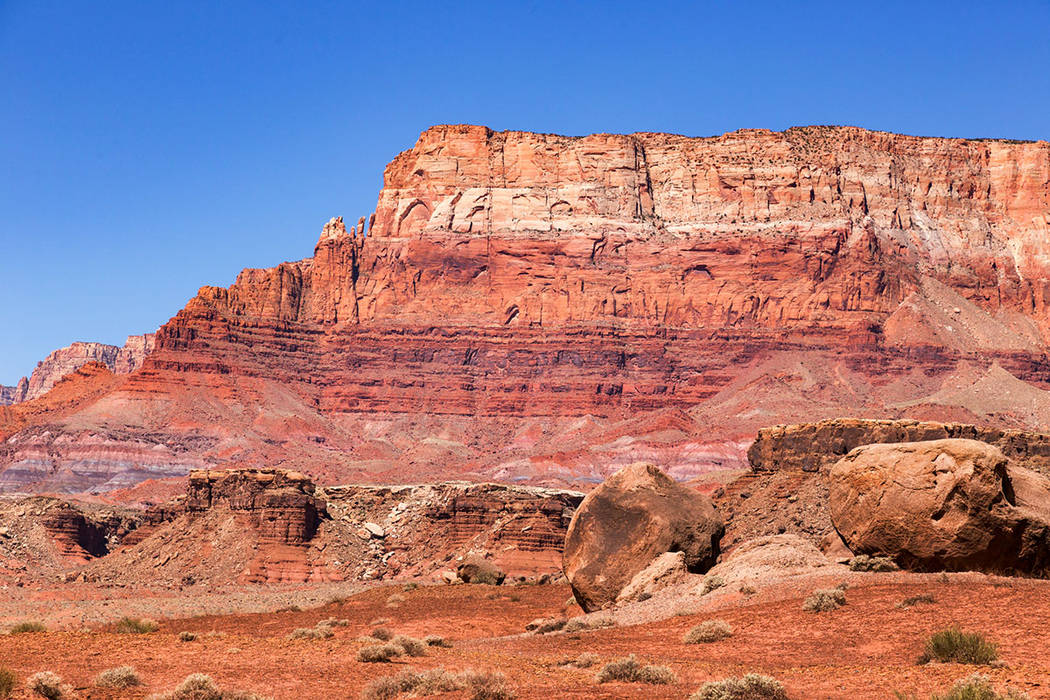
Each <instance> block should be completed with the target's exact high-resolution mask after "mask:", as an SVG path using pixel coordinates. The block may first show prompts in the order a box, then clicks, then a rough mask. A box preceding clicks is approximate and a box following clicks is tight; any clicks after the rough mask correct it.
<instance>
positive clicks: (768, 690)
mask: <svg viewBox="0 0 1050 700" xmlns="http://www.w3.org/2000/svg"><path fill="white" fill-rule="evenodd" d="M689 700H788V694H787V691H785V690H784V686H783V685H782V684H781V683H780V681H778V680H776V679H775V678H770V677H769V676H762V675H759V674H757V673H749V674H747V675H746V676H744V677H743V678H726V679H725V680H721V681H710V682H708V683H704V684H703V685H702V686H700V690H698V691H696V692H695V693H693V694H692V695H690V696H689Z"/></svg>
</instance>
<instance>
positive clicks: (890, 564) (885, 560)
mask: <svg viewBox="0 0 1050 700" xmlns="http://www.w3.org/2000/svg"><path fill="white" fill-rule="evenodd" d="M849 568H850V571H869V572H873V573H878V572H881V571H899V570H900V567H899V566H897V562H895V561H893V559H891V558H890V557H883V556H869V555H867V554H858V555H857V556H855V557H853V558H852V559H850V560H849Z"/></svg>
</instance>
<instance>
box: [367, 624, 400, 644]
mask: <svg viewBox="0 0 1050 700" xmlns="http://www.w3.org/2000/svg"><path fill="white" fill-rule="evenodd" d="M369 636H370V637H372V638H373V639H378V640H379V641H381V642H389V641H390V640H391V639H393V638H394V633H393V632H391V631H390V630H388V629H387V628H386V627H376V628H375V629H374V630H372V631H371V632H370V633H369Z"/></svg>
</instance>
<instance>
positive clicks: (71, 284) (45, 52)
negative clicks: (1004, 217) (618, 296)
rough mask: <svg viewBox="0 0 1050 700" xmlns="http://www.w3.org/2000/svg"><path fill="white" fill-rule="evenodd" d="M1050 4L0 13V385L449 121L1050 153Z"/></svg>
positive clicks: (172, 291) (221, 266) (176, 287)
mask: <svg viewBox="0 0 1050 700" xmlns="http://www.w3.org/2000/svg"><path fill="white" fill-rule="evenodd" d="M1048 28H1050V0H1039V1H1034V0H1033V1H1029V2H1012V3H990V2H972V3H971V2H951V3H941V2H914V1H913V2H901V3H897V2H880V3H874V4H857V3H841V2H827V3H823V2H813V3H786V2H769V3H759V2H751V3H744V2H724V3H722V2H717V3H659V2H650V3H639V2H637V1H635V2H622V3H621V2H611V1H605V2H594V3H574V2H522V3H510V2H484V3H471V2H457V3H448V4H445V3H435V2H420V3H409V2H406V3H383V2H374V1H373V2H368V3H360V4H357V3H331V2H247V1H245V2H237V1H228V2H216V1H214V0H212V1H207V2H203V1H202V2H192V1H186V2H161V1H159V0H158V1H146V0H134V1H127V2H123V1H120V0H114V1H108V0H107V2H104V3H100V2H93V1H90V0H84V1H69V2H48V1H47V0H0V163H2V167H0V261H2V276H0V285H2V287H0V289H2V292H0V383H4V384H12V383H14V382H15V381H16V380H17V379H18V377H19V376H21V375H22V374H27V373H28V372H30V371H31V370H32V368H33V366H34V365H35V363H36V361H37V360H39V359H41V358H43V357H44V356H45V355H46V354H47V353H48V352H49V351H50V350H52V349H54V348H56V347H59V346H62V345H66V344H68V343H70V342H72V341H74V340H99V341H103V342H109V343H121V342H123V338H124V337H125V336H126V335H128V334H129V333H141V332H145V331H149V330H153V329H155V328H157V327H158V326H159V325H161V324H163V323H164V322H165V321H167V320H168V319H169V318H170V317H171V316H173V315H174V314H175V313H176V312H177V311H178V310H179V309H180V308H181V307H182V306H183V305H184V304H185V302H186V301H187V300H188V299H189V298H190V297H192V296H193V295H194V293H195V292H196V290H197V288H198V287H200V286H201V285H205V284H217V285H228V284H230V283H231V282H232V281H233V280H234V278H235V276H236V274H237V272H238V271H239V270H240V269H241V268H243V267H262V266H271V265H275V264H277V263H279V262H281V261H282V260H294V259H298V258H302V257H306V256H308V255H310V254H311V253H312V249H313V244H314V242H315V241H316V238H317V235H318V233H319V231H320V227H321V225H322V224H323V223H324V222H325V221H326V220H327V219H328V218H329V217H331V216H334V215H339V214H341V215H343V216H345V217H346V218H347V219H348V220H356V219H357V217H358V216H360V215H363V214H367V213H369V212H371V211H372V209H373V208H374V206H375V202H376V198H377V195H378V192H379V187H380V185H381V180H382V171H383V167H384V166H385V164H386V163H387V162H388V161H389V160H390V159H391V158H393V157H394V156H395V155H396V154H397V153H398V152H399V151H401V150H403V149H405V148H408V147H410V146H411V145H412V144H413V142H414V141H415V139H416V137H417V136H418V134H419V132H420V131H422V130H423V129H425V128H426V127H427V126H429V125H432V124H436V123H447V122H453V123H459V122H471V123H480V124H487V125H488V126H491V127H493V128H496V129H521V130H530V131H542V132H557V133H564V134H586V133H592V132H603V131H605V132H631V131H669V132H675V133H682V134H688V135H696V136H706V135H711V134H718V133H722V132H725V131H730V130H733V129H738V128H743V127H766V128H772V129H782V128H786V127H789V126H794V125H802V124H853V125H857V126H862V127H867V128H872V129H882V130H888V131H898V132H904V133H913V134H922V135H937V136H960V137H1004V138H1016V139H1050V40H1048V38H1047V36H1048V34H1047V32H1048Z"/></svg>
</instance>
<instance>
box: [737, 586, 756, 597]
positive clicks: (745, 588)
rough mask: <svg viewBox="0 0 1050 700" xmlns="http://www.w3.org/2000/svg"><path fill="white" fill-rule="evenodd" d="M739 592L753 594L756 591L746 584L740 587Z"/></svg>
mask: <svg viewBox="0 0 1050 700" xmlns="http://www.w3.org/2000/svg"><path fill="white" fill-rule="evenodd" d="M740 592H741V593H743V594H744V595H754V594H756V593H758V591H757V590H755V587H754V586H748V585H746V584H745V585H743V586H741V587H740Z"/></svg>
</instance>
